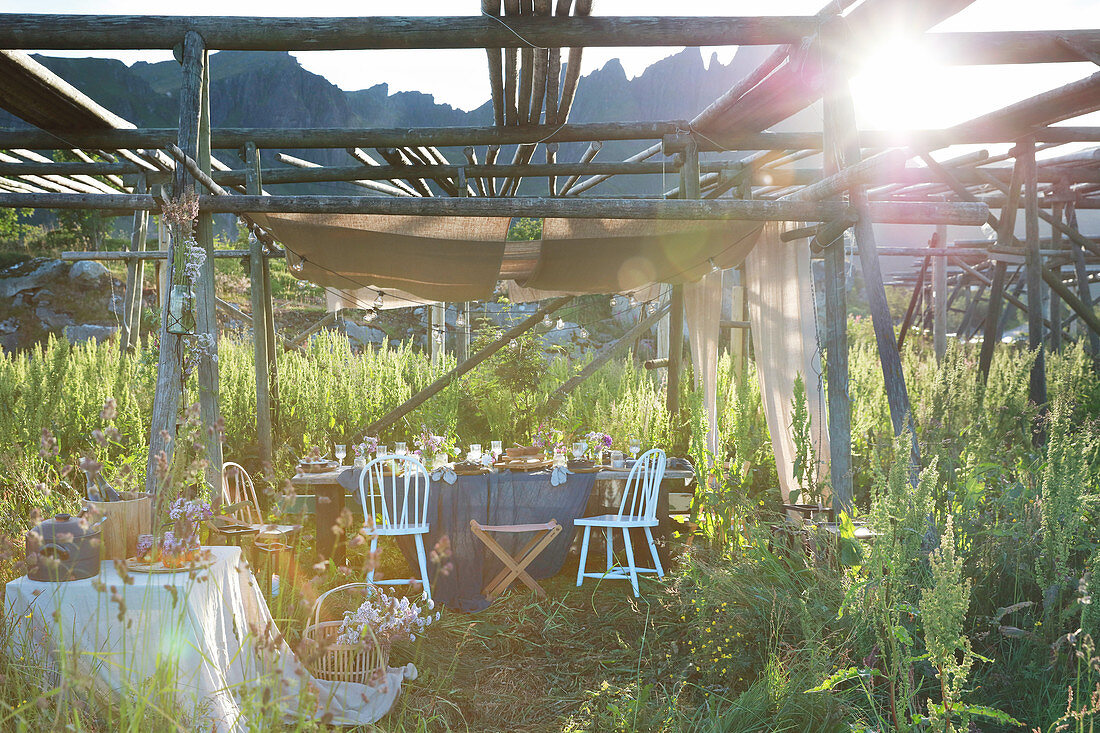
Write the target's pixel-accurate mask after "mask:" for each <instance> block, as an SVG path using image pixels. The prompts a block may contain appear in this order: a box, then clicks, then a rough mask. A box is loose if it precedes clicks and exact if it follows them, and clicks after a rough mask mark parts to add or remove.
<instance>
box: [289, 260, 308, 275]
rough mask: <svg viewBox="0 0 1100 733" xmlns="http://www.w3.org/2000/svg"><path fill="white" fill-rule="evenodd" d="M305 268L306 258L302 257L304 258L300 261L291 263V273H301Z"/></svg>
mask: <svg viewBox="0 0 1100 733" xmlns="http://www.w3.org/2000/svg"><path fill="white" fill-rule="evenodd" d="M305 266H306V258H305V257H302V258H300V259H298V260H295V261H293V262H291V263H290V271H291V272H301V271H302V269H303V268H305Z"/></svg>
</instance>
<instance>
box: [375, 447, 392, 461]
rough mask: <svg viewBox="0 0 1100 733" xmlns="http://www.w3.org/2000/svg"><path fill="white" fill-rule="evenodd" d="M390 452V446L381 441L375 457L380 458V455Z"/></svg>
mask: <svg viewBox="0 0 1100 733" xmlns="http://www.w3.org/2000/svg"><path fill="white" fill-rule="evenodd" d="M389 452H390V447H389V446H388V445H383V444H382V443H379V444H378V452H377V453H375V454H374V457H375V458H378V457H379V456H385V455H389Z"/></svg>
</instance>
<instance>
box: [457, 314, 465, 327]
mask: <svg viewBox="0 0 1100 733" xmlns="http://www.w3.org/2000/svg"><path fill="white" fill-rule="evenodd" d="M455 326H456V327H457V328H465V327H466V316H464V315H462V314H461V313H459V314H458V315H457V316H455Z"/></svg>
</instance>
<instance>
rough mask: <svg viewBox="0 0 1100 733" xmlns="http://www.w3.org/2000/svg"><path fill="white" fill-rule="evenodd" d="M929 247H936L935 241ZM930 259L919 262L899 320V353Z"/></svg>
mask: <svg viewBox="0 0 1100 733" xmlns="http://www.w3.org/2000/svg"><path fill="white" fill-rule="evenodd" d="M929 246H932V247H934V246H936V241H935V239H933V241H932V242H931V243H930V245H929ZM931 259H932V258H931V257H925V258H924V259H923V260H921V263H920V270H919V271H918V272H917V281H916V283H915V284H914V285H913V296H912V297H911V298H910V299H909V307H908V308H906V309H905V316H904V317H903V318H902V319H901V329H900V330H899V331H898V351H901V349H902V347H903V346H905V335H906V334H907V333H909V328H910V327H911V326H912V325H913V314H914V313H916V310H917V301H918V300H920V297H921V293H922V292H924V284H925V278H926V277H927V276H928V266H929V264H930V262H929V261H930V260H931ZM936 261H937V262H939V263H940V264H941V265H942V264H943V261H942V258H939V257H937V258H936Z"/></svg>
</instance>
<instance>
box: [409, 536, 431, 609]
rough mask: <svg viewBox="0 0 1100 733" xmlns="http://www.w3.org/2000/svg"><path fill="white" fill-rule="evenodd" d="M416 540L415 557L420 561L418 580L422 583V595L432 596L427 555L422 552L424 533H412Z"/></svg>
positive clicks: (428, 597) (429, 598)
mask: <svg viewBox="0 0 1100 733" xmlns="http://www.w3.org/2000/svg"><path fill="white" fill-rule="evenodd" d="M413 540H414V541H415V542H416V559H417V560H419V561H420V580H421V582H423V583H424V597H425V598H427V599H428V600H431V598H432V587H431V585H430V584H429V582H428V555H427V553H426V552H424V535H422V534H417V535H413Z"/></svg>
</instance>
